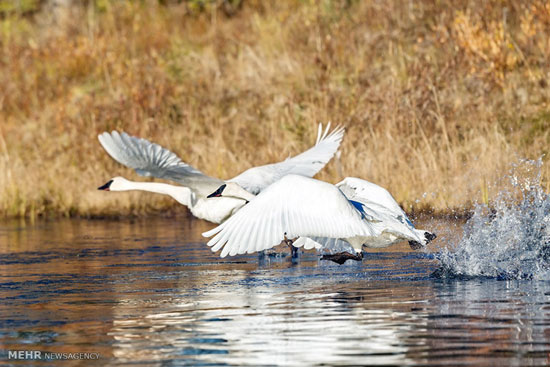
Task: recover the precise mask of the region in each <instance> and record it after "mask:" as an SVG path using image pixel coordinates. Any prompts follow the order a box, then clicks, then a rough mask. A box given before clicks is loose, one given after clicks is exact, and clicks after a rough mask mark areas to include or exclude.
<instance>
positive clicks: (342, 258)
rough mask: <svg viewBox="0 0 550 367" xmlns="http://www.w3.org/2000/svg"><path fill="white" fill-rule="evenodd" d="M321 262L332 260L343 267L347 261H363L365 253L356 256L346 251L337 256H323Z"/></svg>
mask: <svg viewBox="0 0 550 367" xmlns="http://www.w3.org/2000/svg"><path fill="white" fill-rule="evenodd" d="M321 260H331V261H334V262H335V263H337V264H340V265H342V264H343V263H345V262H346V261H347V260H355V261H361V260H363V253H362V252H358V253H355V254H350V253H349V252H347V251H345V252H339V253H337V254H330V255H323V257H321Z"/></svg>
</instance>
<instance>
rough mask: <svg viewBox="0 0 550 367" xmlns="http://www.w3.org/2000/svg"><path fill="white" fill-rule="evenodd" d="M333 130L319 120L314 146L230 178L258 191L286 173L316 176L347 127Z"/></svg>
mask: <svg viewBox="0 0 550 367" xmlns="http://www.w3.org/2000/svg"><path fill="white" fill-rule="evenodd" d="M329 130H330V123H329V124H328V125H327V127H326V129H325V131H324V132H323V131H322V126H321V124H319V130H318V133H317V141H316V143H315V145H314V146H313V147H311V148H310V149H308V150H306V151H305V152H303V153H301V154H298V155H297V156H295V157H292V158H289V159H287V160H285V161H282V162H279V163H273V164H267V165H264V166H258V167H253V168H250V169H248V170H246V171H244V172H243V173H241V174H240V175H238V176H236V177H234V178H232V179H230V180H229V181H231V182H235V183H237V184H239V185H240V186H241V187H242V188H244V189H245V190H247V191H248V192H251V193H253V194H257V193H259V192H260V191H262V190H263V189H265V188H266V187H267V186H269V185H271V184H272V183H274V182H275V181H277V180H279V179H281V178H282V177H283V176H286V175H290V174H295V175H302V176H308V177H313V176H315V175H316V174H317V172H319V171H320V170H321V169H322V168H323V167H324V166H325V165H326V164H327V163H328V162H329V161H330V160H331V159H332V157H333V156H334V154H335V153H336V151H337V150H338V148H339V147H340V143H341V142H342V139H343V137H344V132H345V129H344V128H343V127H337V128H335V129H334V130H332V131H329Z"/></svg>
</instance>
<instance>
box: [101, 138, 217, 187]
mask: <svg viewBox="0 0 550 367" xmlns="http://www.w3.org/2000/svg"><path fill="white" fill-rule="evenodd" d="M98 139H99V142H100V143H101V145H102V146H103V148H104V149H105V151H106V152H107V153H109V155H110V156H111V157H112V158H113V159H114V160H116V161H117V162H119V163H121V164H123V165H125V166H127V167H130V168H133V169H135V170H136V172H137V173H138V174H140V175H141V176H153V177H157V178H163V179H168V180H172V181H175V182H178V183H180V184H182V185H185V186H188V187H191V188H195V187H197V186H201V185H202V186H204V184H205V183H209V184H210V185H208V186H216V185H218V186H219V185H221V184H223V181H221V180H218V179H215V178H213V177H210V176H206V175H205V174H204V173H202V172H201V171H199V170H198V169H196V168H194V167H192V166H190V165H188V164H187V163H185V162H183V161H182V160H181V159H180V158H179V157H178V156H177V155H175V154H174V153H172V152H171V151H169V150H168V149H166V148H163V147H161V146H160V145H158V144H155V143H152V142H150V141H148V140H146V139H141V138H138V137H135V136H130V135H128V134H126V133H125V132H122V133H118V132H117V131H113V132H111V133H110V134H109V133H108V132H104V133H102V134H99V135H98Z"/></svg>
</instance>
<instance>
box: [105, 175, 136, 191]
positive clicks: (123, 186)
mask: <svg viewBox="0 0 550 367" xmlns="http://www.w3.org/2000/svg"><path fill="white" fill-rule="evenodd" d="M128 182H129V181H128V180H127V179H125V178H123V177H113V178H112V179H110V180H109V182H107V183H106V184H105V185H103V186H99V187H98V188H97V189H98V190H103V191H124V190H128V189H127V186H128Z"/></svg>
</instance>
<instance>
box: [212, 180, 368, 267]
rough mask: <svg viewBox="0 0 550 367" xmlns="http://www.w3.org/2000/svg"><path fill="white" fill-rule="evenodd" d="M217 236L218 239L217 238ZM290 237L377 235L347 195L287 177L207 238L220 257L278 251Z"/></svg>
mask: <svg viewBox="0 0 550 367" xmlns="http://www.w3.org/2000/svg"><path fill="white" fill-rule="evenodd" d="M214 235H215V236H214ZM285 235H286V237H287V238H289V239H293V238H295V237H301V236H303V237H330V238H351V237H356V236H359V237H371V236H374V235H375V231H374V230H373V228H372V227H371V225H370V223H369V222H368V221H367V220H365V219H364V218H363V216H362V215H361V213H360V212H359V211H358V210H357V209H355V207H354V206H353V205H352V204H351V203H350V202H349V201H348V200H347V199H346V197H345V196H344V194H342V192H341V191H340V190H339V189H338V188H337V187H335V186H334V185H331V184H329V183H326V182H322V181H318V180H315V179H313V178H309V177H304V176H298V175H287V176H285V177H283V178H282V179H280V180H279V181H277V182H275V183H274V184H272V185H271V186H269V187H268V188H266V189H265V190H263V191H262V192H261V193H260V194H259V195H258V196H256V197H255V198H254V199H253V200H251V201H250V202H249V203H248V204H246V205H245V206H244V207H243V208H242V209H240V210H239V211H238V212H237V213H236V214H234V215H233V216H232V217H230V218H229V219H228V220H226V221H225V222H224V223H222V224H220V225H219V226H217V227H216V228H214V229H212V230H210V231H208V232H205V233H203V236H205V237H211V236H214V237H213V238H211V239H210V241H208V246H211V247H212V251H218V250H220V249H222V248H223V250H222V252H221V255H220V256H221V257H225V256H227V255H230V256H233V255H237V254H244V253H251V252H256V251H261V250H265V249H268V248H271V247H274V246H276V245H278V244H280V243H281V241H282V240H283V239H284V236H285Z"/></svg>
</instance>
